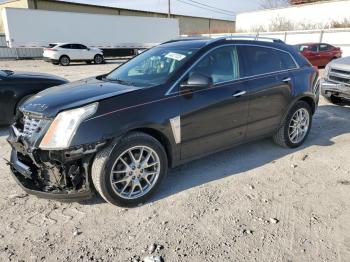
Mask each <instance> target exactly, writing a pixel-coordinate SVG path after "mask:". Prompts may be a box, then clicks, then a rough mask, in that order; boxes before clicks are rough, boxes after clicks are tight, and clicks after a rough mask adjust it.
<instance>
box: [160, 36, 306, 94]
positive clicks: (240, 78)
mask: <svg viewBox="0 0 350 262" xmlns="http://www.w3.org/2000/svg"><path fill="white" fill-rule="evenodd" d="M225 46H256V47H262V48H270V49H275V50H278V51H281V52H284V53H287V54H288V55H289V56H290V57H291V58H292V59H293V61H294V63H295V66H296V68H293V69H285V70H279V71H274V72H269V73H264V74H257V75H252V76H245V77H238V78H236V79H233V80H228V81H223V82H218V83H215V86H216V85H220V84H225V83H228V82H233V81H237V80H245V79H248V78H254V77H258V76H265V75H270V74H275V73H282V72H287V71H293V70H297V69H300V65H299V64H298V63H297V61H296V60H295V58H294V57H293V56H292V54H291V53H289V52H287V51H285V50H282V49H279V48H275V47H270V46H263V45H254V44H236V43H233V44H232V43H231V44H225V45H220V46H216V47H214V48H212V49H210V50H208V51H207V52H205V53H204V54H203V55H202V56H201V57H200V58H199V59H197V61H196V62H195V63H194V64H193V65H191V66H190V68H188V69H187V70H186V71H185V73H183V74H182V76H181V77H179V78H178V80H176V82H175V83H174V84H173V85H172V86H171V87H170V88H169V89H168V91H167V92H166V93H165V96H168V95H171V94H174V93H172V91H173V89H174V88H175V86H176V85H178V84H179V82H180V81H181V80H182V79H183V78H184V77H185V75H186V74H187V73H188V72H189V71H190V70H191V69H192V68H193V67H195V66H196V65H197V64H198V63H199V62H200V61H201V60H202V59H203V58H204V57H205V56H206V55H207V54H208V53H210V52H212V51H214V50H216V49H218V48H220V47H225Z"/></svg>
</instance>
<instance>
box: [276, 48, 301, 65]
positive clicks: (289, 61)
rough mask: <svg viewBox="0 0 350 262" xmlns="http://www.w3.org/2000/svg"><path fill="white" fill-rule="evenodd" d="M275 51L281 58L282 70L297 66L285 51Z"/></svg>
mask: <svg viewBox="0 0 350 262" xmlns="http://www.w3.org/2000/svg"><path fill="white" fill-rule="evenodd" d="M276 53H277V55H278V57H279V58H280V60H281V69H282V70H286V69H294V68H297V65H296V64H295V62H294V60H293V58H292V57H291V56H290V54H288V53H286V52H281V51H277V50H276Z"/></svg>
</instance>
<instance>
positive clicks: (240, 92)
mask: <svg viewBox="0 0 350 262" xmlns="http://www.w3.org/2000/svg"><path fill="white" fill-rule="evenodd" d="M246 93H247V91H237V92H236V93H234V94H233V95H232V96H233V97H240V96H243V95H245V94H246Z"/></svg>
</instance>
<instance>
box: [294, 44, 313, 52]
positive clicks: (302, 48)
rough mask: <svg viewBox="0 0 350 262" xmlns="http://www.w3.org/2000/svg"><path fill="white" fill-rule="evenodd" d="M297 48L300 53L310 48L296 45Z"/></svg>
mask: <svg viewBox="0 0 350 262" xmlns="http://www.w3.org/2000/svg"><path fill="white" fill-rule="evenodd" d="M297 48H298V49H299V51H300V52H303V51H304V50H305V49H307V50H309V49H310V46H308V45H297Z"/></svg>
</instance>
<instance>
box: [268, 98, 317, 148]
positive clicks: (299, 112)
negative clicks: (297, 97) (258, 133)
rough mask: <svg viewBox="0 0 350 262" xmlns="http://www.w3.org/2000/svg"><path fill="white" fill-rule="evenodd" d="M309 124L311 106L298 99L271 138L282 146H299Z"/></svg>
mask: <svg viewBox="0 0 350 262" xmlns="http://www.w3.org/2000/svg"><path fill="white" fill-rule="evenodd" d="M311 125H312V112H311V107H310V105H309V104H308V103H306V102H304V101H299V102H297V103H296V104H295V105H294V106H293V107H292V109H291V110H290V111H289V113H288V115H287V117H286V118H285V119H284V121H283V123H282V125H281V127H280V128H279V130H278V131H277V133H276V134H275V135H274V136H273V139H274V141H275V143H277V144H278V145H281V146H283V147H289V148H296V147H299V146H300V145H302V144H303V143H304V141H305V140H306V138H307V136H308V135H309V132H310V129H311Z"/></svg>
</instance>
